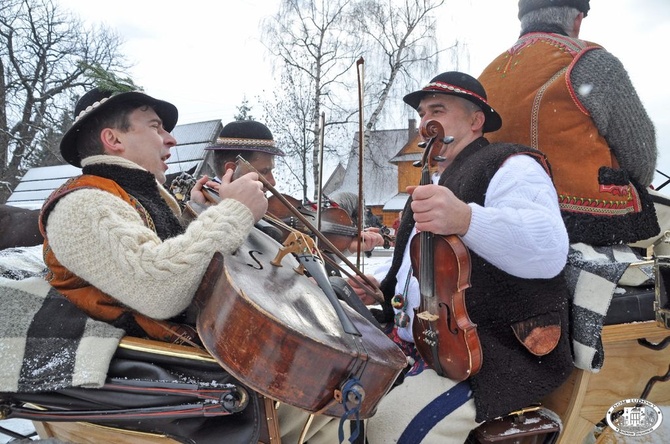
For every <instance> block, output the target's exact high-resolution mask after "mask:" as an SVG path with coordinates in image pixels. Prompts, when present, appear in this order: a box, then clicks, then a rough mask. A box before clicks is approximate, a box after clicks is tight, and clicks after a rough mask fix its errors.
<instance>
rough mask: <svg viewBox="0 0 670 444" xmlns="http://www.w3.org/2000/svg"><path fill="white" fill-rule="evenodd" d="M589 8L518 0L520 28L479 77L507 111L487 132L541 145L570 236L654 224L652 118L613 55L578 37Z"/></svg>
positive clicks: (572, 2) (620, 234) (613, 236)
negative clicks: (496, 127)
mask: <svg viewBox="0 0 670 444" xmlns="http://www.w3.org/2000/svg"><path fill="white" fill-rule="evenodd" d="M589 8H590V6H589V0H520V1H519V14H518V17H519V20H520V22H521V36H520V37H519V39H518V40H517V42H516V43H515V44H514V45H513V46H512V47H511V48H509V49H508V50H507V51H505V52H504V53H502V54H501V55H500V56H498V57H497V58H496V59H495V60H493V61H492V62H491V63H490V64H489V66H488V67H486V68H485V69H484V71H483V72H482V74H481V76H480V77H479V80H480V81H481V82H482V84H483V85H484V87H485V88H486V90H487V91H488V93H489V98H490V103H491V105H492V106H494V107H495V108H496V109H497V110H498V112H499V113H500V114H501V116H502V117H503V119H504V121H505V126H504V127H503V128H502V129H501V130H500V131H498V132H497V133H496V134H494V135H492V136H491V141H492V142H493V141H511V142H517V143H522V144H525V145H528V146H531V147H533V148H536V149H538V150H540V151H542V152H543V153H545V154H546V155H547V158H548V159H549V162H550V163H551V166H552V169H553V172H554V182H555V184H556V188H557V191H558V195H559V199H560V200H559V202H560V208H561V212H562V215H563V218H564V221H565V224H566V227H567V230H568V235H569V236H570V241H571V243H578V242H583V243H586V244H590V245H598V246H605V245H616V244H621V243H624V244H625V243H632V242H636V241H640V240H644V239H648V238H652V237H656V236H657V235H660V234H661V233H659V232H660V228H659V225H658V222H657V218H656V214H655V211H654V205H653V202H652V199H651V197H650V196H649V192H648V191H649V190H648V188H649V185H650V184H651V182H652V180H653V178H654V174H655V167H656V160H657V154H658V153H657V149H656V137H655V133H654V125H653V123H652V122H651V119H650V118H649V116H648V115H647V113H646V111H645V109H644V107H643V105H642V103H641V101H640V98H639V97H638V95H637V93H636V91H635V88H634V87H633V85H632V83H631V81H630V78H629V77H628V74H627V72H626V70H625V69H624V67H623V65H622V64H621V62H620V61H619V59H617V58H616V57H615V56H613V55H612V54H611V53H609V52H608V51H606V50H605V49H604V48H603V47H602V46H600V45H598V44H595V43H592V42H587V41H584V40H580V39H579V33H580V29H581V25H582V20H583V19H584V18H585V17H586V16H587V14H588V12H589ZM652 242H653V239H650V241H649V242H647V244H646V245H644V246H649V245H650V244H651V243H652Z"/></svg>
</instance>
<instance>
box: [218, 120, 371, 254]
mask: <svg viewBox="0 0 670 444" xmlns="http://www.w3.org/2000/svg"><path fill="white" fill-rule="evenodd" d="M205 149H206V150H209V151H213V155H212V157H211V158H210V162H209V163H210V167H211V168H212V169H213V170H214V173H215V174H216V176H217V178H220V177H223V175H224V174H225V173H226V171H228V170H233V171H235V173H234V175H233V178H235V177H237V176H239V175H242V174H245V173H247V172H248V171H247V169H246V167H245V166H244V165H243V164H240V163H239V162H238V161H237V156H238V155H239V156H242V158H243V159H244V160H246V161H247V162H249V163H250V164H251V166H253V167H254V168H255V169H256V170H257V171H258V172H259V173H260V174H261V175H262V176H263V177H264V178H265V179H266V180H267V181H268V182H269V183H270V185H272V186H273V187H274V186H275V185H276V181H275V178H274V175H273V171H274V168H275V157H276V156H284V155H285V154H284V152H283V151H282V150H281V149H280V148H279V147H278V146H277V144H276V142H275V140H274V138H273V136H272V132H271V131H270V129H269V128H268V127H267V126H265V125H264V124H262V123H260V122H256V121H253V120H238V121H233V122H230V123H228V124H226V125H225V126H224V127H223V129H222V130H221V133H220V134H219V137H218V138H217V139H216V141H215V142H214V143H213V144H212V145H210V146H208V147H207V148H205ZM217 180H218V179H217ZM210 185H213V186H215V185H214V184H212V183H210ZM265 191H267V190H265ZM361 238H362V239H361V248H362V250H363V251H370V250H372V249H374V248H375V247H380V246H382V245H384V238H383V237H382V235H381V234H379V229H378V228H369V229H366V230H364V231H362V232H361ZM357 248H358V242H357V240H356V239H352V241H351V244H350V245H349V247H348V250H349V251H356V250H357Z"/></svg>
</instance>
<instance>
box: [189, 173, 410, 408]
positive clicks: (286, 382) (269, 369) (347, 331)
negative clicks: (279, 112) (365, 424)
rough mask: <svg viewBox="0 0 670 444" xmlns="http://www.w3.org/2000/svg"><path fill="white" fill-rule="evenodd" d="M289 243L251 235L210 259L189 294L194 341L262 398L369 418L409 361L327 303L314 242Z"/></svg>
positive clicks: (351, 314)
mask: <svg viewBox="0 0 670 444" xmlns="http://www.w3.org/2000/svg"><path fill="white" fill-rule="evenodd" d="M252 168H253V167H252ZM259 178H260V180H261V181H264V179H263V177H262V176H260V175H259ZM264 184H265V185H266V187H268V189H270V191H272V192H273V194H274V193H277V191H276V190H275V189H274V188H273V187H272V185H271V184H269V183H267V181H264ZM275 195H278V193H277V194H275ZM293 209H294V210H295V208H293ZM295 211H296V213H297V210H295ZM298 214H299V213H298ZM296 215H297V214H296ZM304 222H306V223H307V224H308V225H310V224H309V222H308V221H307V220H305V221H304ZM311 228H313V227H311ZM319 234H320V233H319ZM291 238H292V242H291V243H290V244H289V243H286V242H285V243H284V244H283V245H282V244H280V243H278V242H277V241H276V240H274V239H273V238H271V237H270V236H268V235H266V234H265V233H263V232H262V231H261V230H259V229H256V228H254V229H253V230H252V231H251V233H250V234H249V236H248V237H247V238H246V240H245V242H244V243H243V244H242V246H241V247H240V248H239V249H238V250H237V251H236V252H235V253H233V254H230V255H226V256H223V255H221V254H219V253H217V254H215V256H214V258H213V259H212V262H211V263H210V265H209V268H208V271H207V273H206V275H205V277H204V278H203V280H202V282H201V285H200V287H199V289H198V291H197V293H196V297H195V304H196V306H197V308H198V311H199V313H198V318H197V329H198V334H199V336H200V338H201V339H202V342H203V344H204V345H205V348H206V349H207V350H208V351H209V353H210V354H211V355H212V356H213V357H214V358H215V359H216V361H217V362H218V363H219V364H220V365H221V366H222V367H223V368H224V369H225V370H226V371H228V372H229V373H230V374H231V375H233V376H234V377H235V378H237V379H238V380H240V381H241V382H243V383H244V384H246V385H247V386H249V387H250V388H252V389H253V390H255V391H257V392H259V393H261V394H262V395H264V396H266V397H268V398H271V399H274V400H277V401H280V402H284V403H286V404H289V405H292V406H295V407H299V408H301V409H303V410H306V411H308V412H311V413H318V414H323V415H327V416H334V417H351V416H355V417H356V419H365V418H368V417H370V416H372V415H373V414H374V413H375V411H376V408H377V404H378V403H379V401H380V400H381V399H382V397H383V396H384V395H385V394H386V392H387V391H388V390H389V389H390V388H391V386H392V384H393V382H394V381H395V379H396V377H397V376H398V375H399V373H400V371H401V370H402V369H403V368H404V367H405V366H406V364H407V360H406V357H405V355H404V354H403V353H402V351H401V350H400V349H399V348H398V347H397V346H396V345H395V344H394V343H393V341H391V340H390V339H389V338H388V337H387V336H386V335H385V334H384V333H383V332H382V331H381V330H380V329H379V328H378V327H377V326H375V325H373V324H372V323H371V322H370V321H368V320H367V319H365V317H363V316H362V315H361V314H359V313H358V312H356V311H355V310H353V309H350V308H349V307H348V306H346V305H344V304H341V303H340V302H339V301H338V300H337V297H336V296H335V300H333V295H332V294H330V293H329V292H328V291H327V290H328V288H326V287H327V285H328V283H327V281H328V278H327V276H326V275H325V272H324V270H323V267H322V263H320V262H319V258H318V256H316V255H315V254H313V252H312V250H313V244H310V243H309V240H311V239H310V238H309V237H308V236H303V235H301V233H294V235H293V236H291ZM289 252H290V253H293V254H288V253H289ZM304 269H307V270H308V271H309V274H310V275H311V277H312V278H313V279H314V280H315V281H316V282H318V285H317V283H315V282H314V281H313V280H312V279H310V278H308V277H306V275H304V274H303V271H304ZM324 281H325V282H324ZM330 290H331V291H332V288H331V289H330Z"/></svg>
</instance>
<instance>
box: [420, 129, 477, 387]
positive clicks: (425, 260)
mask: <svg viewBox="0 0 670 444" xmlns="http://www.w3.org/2000/svg"><path fill="white" fill-rule="evenodd" d="M421 135H422V136H423V137H424V139H427V142H426V143H425V148H424V152H423V156H422V159H421V161H420V162H418V163H417V164H415V165H416V166H420V167H421V168H422V170H421V183H420V185H427V184H430V183H431V179H430V176H431V173H430V167H431V166H433V165H434V163H435V162H436V161H439V160H441V159H440V158H439V157H438V156H436V155H435V153H439V152H440V149H441V147H442V146H443V144H445V143H451V142H453V137H446V138H445V136H444V128H443V127H442V125H441V124H440V123H439V122H438V121H436V120H429V121H427V122H426V123H425V124H424V125H422V126H421ZM410 257H411V260H412V269H413V271H414V275H415V276H417V278H418V280H419V291H420V294H421V302H420V304H419V308H418V309H417V310H416V313H415V315H414V322H413V324H412V334H413V336H414V343H415V344H416V348H417V351H418V352H419V354H420V355H421V357H422V358H423V359H424V360H425V361H426V363H427V364H428V365H430V366H431V367H432V368H433V369H434V370H435V371H436V372H437V373H438V374H439V375H440V376H446V377H448V378H450V379H453V380H456V381H463V380H465V379H467V378H468V377H470V376H472V375H474V374H476V373H477V372H478V371H479V369H480V368H481V365H482V350H481V344H480V343H479V337H478V335H477V325H476V324H474V323H473V322H472V321H471V320H470V317H469V316H468V312H467V308H466V304H465V292H466V289H467V288H468V287H470V253H469V251H468V249H467V247H466V246H465V244H463V241H462V240H461V239H460V237H459V236H457V235H455V234H452V235H447V236H441V235H435V234H433V233H431V232H428V231H422V232H420V233H418V234H417V235H416V236H414V238H413V239H412V242H411V244H410Z"/></svg>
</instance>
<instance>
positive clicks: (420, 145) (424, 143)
mask: <svg viewBox="0 0 670 444" xmlns="http://www.w3.org/2000/svg"><path fill="white" fill-rule="evenodd" d="M417 146H418V147H419V148H425V147H426V142H419V143H417Z"/></svg>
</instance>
